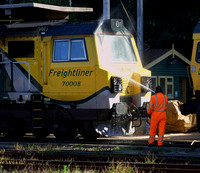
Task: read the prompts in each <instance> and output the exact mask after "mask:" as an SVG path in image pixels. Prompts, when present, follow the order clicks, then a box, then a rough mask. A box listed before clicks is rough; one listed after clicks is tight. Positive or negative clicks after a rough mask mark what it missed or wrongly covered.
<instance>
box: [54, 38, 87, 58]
mask: <svg viewBox="0 0 200 173" xmlns="http://www.w3.org/2000/svg"><path fill="white" fill-rule="evenodd" d="M87 60H88V58H87V54H86V48H85V42H84V40H83V39H56V40H54V46H53V62H62V61H87Z"/></svg>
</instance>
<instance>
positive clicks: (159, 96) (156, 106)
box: [148, 92, 168, 146]
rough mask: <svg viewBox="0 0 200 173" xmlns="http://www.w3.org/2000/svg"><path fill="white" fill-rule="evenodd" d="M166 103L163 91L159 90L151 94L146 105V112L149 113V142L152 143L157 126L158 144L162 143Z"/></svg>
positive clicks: (166, 99)
mask: <svg viewBox="0 0 200 173" xmlns="http://www.w3.org/2000/svg"><path fill="white" fill-rule="evenodd" d="M167 104H168V98H167V96H166V95H164V94H163V93H161V92H159V93H156V94H155V95H153V96H151V100H150V103H149V106H148V114H151V121H150V131H149V140H148V143H149V144H153V143H154V141H155V135H156V130H157V127H158V129H159V134H158V142H157V144H158V146H162V145H163V141H164V133H165V124H166V119H167V118H166V109H167Z"/></svg>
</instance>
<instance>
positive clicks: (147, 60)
mask: <svg viewBox="0 0 200 173" xmlns="http://www.w3.org/2000/svg"><path fill="white" fill-rule="evenodd" d="M169 56H173V57H177V58H179V59H181V60H182V61H184V62H185V63H187V64H188V65H190V60H188V59H187V58H186V57H185V56H183V55H182V54H181V53H179V52H178V51H176V50H175V49H174V47H172V49H152V50H148V51H146V52H144V57H143V60H142V63H143V66H144V68H146V69H150V68H151V67H153V66H154V65H156V64H158V63H159V62H161V61H163V60H164V59H166V58H168V57H169Z"/></svg>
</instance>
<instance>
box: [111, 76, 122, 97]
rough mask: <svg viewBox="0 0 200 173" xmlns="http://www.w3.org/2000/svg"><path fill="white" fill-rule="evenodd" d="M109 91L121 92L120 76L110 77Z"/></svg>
mask: <svg viewBox="0 0 200 173" xmlns="http://www.w3.org/2000/svg"><path fill="white" fill-rule="evenodd" d="M111 92H112V93H119V92H122V78H120V77H114V76H112V77H111Z"/></svg>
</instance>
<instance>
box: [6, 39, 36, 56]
mask: <svg viewBox="0 0 200 173" xmlns="http://www.w3.org/2000/svg"><path fill="white" fill-rule="evenodd" d="M8 54H9V57H10V58H34V41H8Z"/></svg>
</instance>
